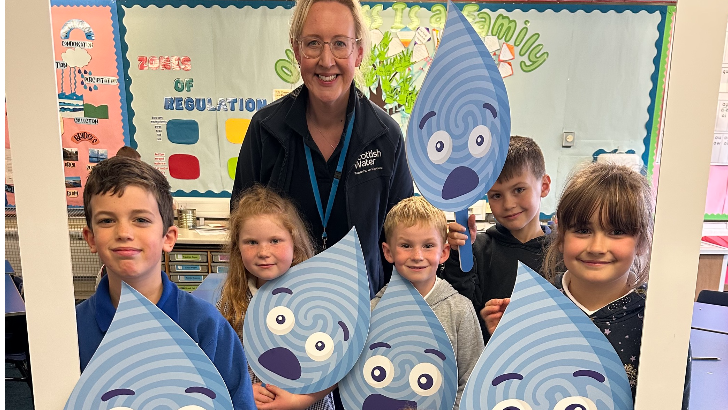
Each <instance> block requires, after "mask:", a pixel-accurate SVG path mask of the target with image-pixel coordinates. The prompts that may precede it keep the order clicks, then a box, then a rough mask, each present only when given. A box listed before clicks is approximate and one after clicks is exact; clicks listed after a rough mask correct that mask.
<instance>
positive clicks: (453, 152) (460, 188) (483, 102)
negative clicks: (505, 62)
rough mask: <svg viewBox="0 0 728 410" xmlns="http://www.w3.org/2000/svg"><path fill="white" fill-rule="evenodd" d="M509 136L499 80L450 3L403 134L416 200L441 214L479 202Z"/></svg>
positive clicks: (507, 109)
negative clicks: (422, 200)
mask: <svg viewBox="0 0 728 410" xmlns="http://www.w3.org/2000/svg"><path fill="white" fill-rule="evenodd" d="M510 132H511V118H510V107H509V105H508V95H507V94H506V88H505V84H504V83H503V79H502V78H501V75H500V72H499V71H498V68H497V67H496V65H495V62H494V61H493V58H492V56H491V55H490V53H489V52H488V49H487V48H486V47H485V45H484V44H483V40H482V39H481V38H480V37H479V36H478V34H477V33H476V32H475V30H474V29H473V27H472V26H471V25H470V23H469V22H468V21H467V19H465V17H464V16H463V15H462V13H461V12H460V11H459V10H458V9H457V7H456V6H454V5H453V4H452V3H451V2H448V11H447V22H446V24H445V29H444V34H443V37H442V40H441V41H440V45H439V46H438V49H437V53H436V54H435V58H434V60H433V62H432V66H431V67H430V69H429V71H428V72H427V77H426V78H425V81H424V82H423V84H422V88H421V89H420V91H419V94H418V96H417V101H416V102H415V105H414V108H413V109H412V114H411V116H410V123H409V125H408V126H407V139H406V142H405V143H406V148H407V161H408V163H409V167H410V173H411V174H412V178H413V179H414V180H415V183H416V184H417V188H418V189H419V191H420V193H422V195H423V196H424V197H425V198H426V199H427V201H429V202H430V203H431V204H432V205H434V206H436V207H437V208H440V209H442V210H445V211H459V210H462V209H466V208H467V207H468V206H470V205H472V204H473V203H475V202H476V201H478V200H480V199H482V198H483V196H484V195H485V193H486V192H487V190H488V189H490V187H491V186H492V185H493V183H494V182H495V181H496V179H498V175H499V174H500V171H501V169H503V164H504V163H505V160H506V154H507V153H508V142H509V140H510Z"/></svg>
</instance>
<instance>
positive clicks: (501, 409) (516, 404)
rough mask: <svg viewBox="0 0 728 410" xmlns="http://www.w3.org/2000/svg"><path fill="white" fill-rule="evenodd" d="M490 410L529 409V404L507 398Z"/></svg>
mask: <svg viewBox="0 0 728 410" xmlns="http://www.w3.org/2000/svg"><path fill="white" fill-rule="evenodd" d="M492 410H531V405H530V404H528V403H526V402H525V401H523V400H518V399H508V400H503V401H502V402H499V403H497V404H496V405H495V406H493V409H492Z"/></svg>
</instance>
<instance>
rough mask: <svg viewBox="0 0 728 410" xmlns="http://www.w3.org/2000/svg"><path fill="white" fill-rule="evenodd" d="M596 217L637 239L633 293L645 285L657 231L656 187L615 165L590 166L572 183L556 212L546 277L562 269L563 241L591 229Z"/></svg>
mask: <svg viewBox="0 0 728 410" xmlns="http://www.w3.org/2000/svg"><path fill="white" fill-rule="evenodd" d="M594 213H596V214H597V215H598V217H599V225H600V227H601V228H602V229H605V230H606V229H610V230H611V229H618V230H620V231H623V232H625V233H626V234H628V235H631V236H634V237H636V238H637V245H636V247H637V250H638V251H640V252H638V253H640V254H639V255H637V256H635V259H634V262H633V263H632V267H631V268H630V273H631V275H630V279H631V280H630V281H629V282H628V285H629V286H630V287H631V288H632V289H634V288H637V287H639V286H640V285H642V284H644V283H646V282H647V279H648V276H649V271H650V251H651V249H652V232H653V229H654V220H653V202H652V189H651V188H650V184H649V182H648V181H647V178H645V177H644V176H643V175H641V174H639V173H637V172H635V171H633V170H632V169H631V168H629V167H626V166H622V165H615V164H599V163H592V164H589V165H587V166H585V167H583V168H582V169H581V170H579V171H578V172H576V173H575V174H574V175H573V176H572V177H571V179H570V180H569V182H568V184H567V185H566V188H564V193H563V194H562V195H561V200H560V201H559V205H558V207H557V209H556V222H557V224H558V227H557V229H556V230H555V232H554V233H553V234H552V235H553V236H552V240H551V243H550V245H549V248H548V250H547V252H546V257H545V260H544V265H543V273H544V275H545V276H546V277H547V278H548V279H553V278H554V277H555V276H556V274H557V272H558V271H563V269H565V266H564V264H563V254H562V253H561V251H560V250H559V249H560V248H562V249H563V245H564V237H565V234H566V232H567V231H569V230H571V229H579V228H581V227H584V226H588V225H589V220H590V219H591V217H592V215H594Z"/></svg>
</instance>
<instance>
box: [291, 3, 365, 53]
mask: <svg viewBox="0 0 728 410" xmlns="http://www.w3.org/2000/svg"><path fill="white" fill-rule="evenodd" d="M321 1H323V2H331V3H339V4H342V5H344V6H346V8H348V9H349V11H351V16H352V17H353V18H354V35H355V36H356V38H359V39H361V40H359V46H360V47H361V48H362V49H364V55H365V56H366V55H367V54H369V29H368V28H367V26H366V24H365V23H364V13H363V12H362V10H361V4H360V3H359V0H297V1H296V8H295V10H294V11H293V16H292V17H291V28H290V31H289V32H288V36H289V40H290V42H291V46H292V47H294V48H295V47H296V41H298V40H299V38H300V37H301V32H303V24H304V23H305V22H306V18H308V12H309V10H311V6H313V4H314V3H318V2H321Z"/></svg>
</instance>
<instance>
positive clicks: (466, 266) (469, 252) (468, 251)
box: [455, 208, 473, 272]
mask: <svg viewBox="0 0 728 410" xmlns="http://www.w3.org/2000/svg"><path fill="white" fill-rule="evenodd" d="M455 222H457V223H459V224H460V225H462V226H464V227H465V235H467V237H468V238H467V239H466V240H465V245H463V246H461V247H459V248H458V251H459V253H460V269H461V270H462V271H463V272H470V270H471V269H473V239H472V238H471V237H470V228H469V227H468V209H467V208H466V209H463V210H461V211H457V212H455Z"/></svg>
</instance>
